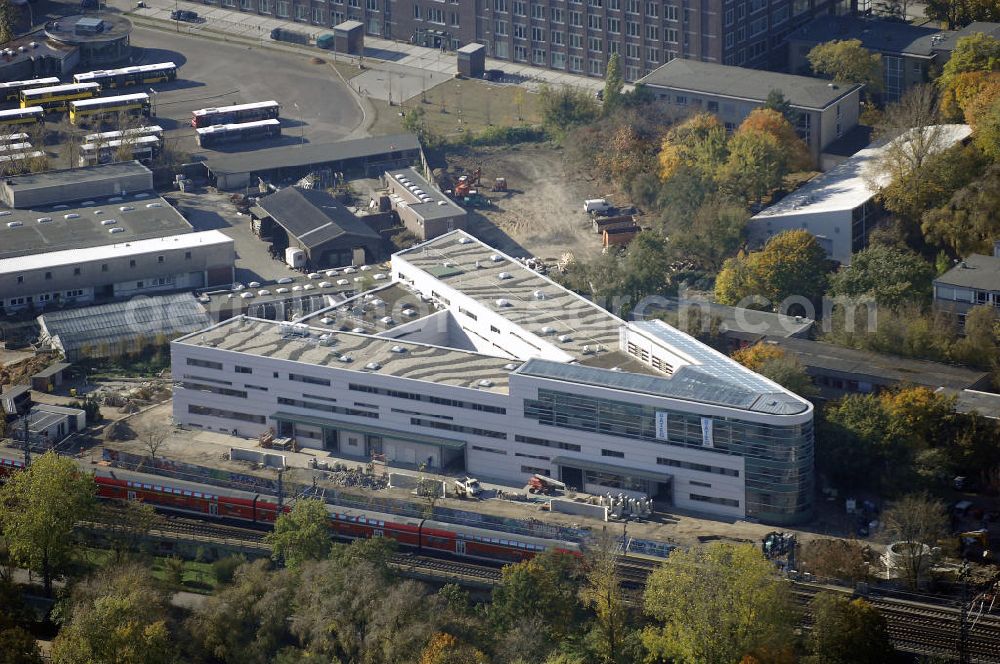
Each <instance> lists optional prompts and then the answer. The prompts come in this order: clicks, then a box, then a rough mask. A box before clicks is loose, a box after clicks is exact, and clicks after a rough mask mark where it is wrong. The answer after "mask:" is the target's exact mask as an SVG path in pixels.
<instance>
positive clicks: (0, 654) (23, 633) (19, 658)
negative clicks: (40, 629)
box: [0, 626, 45, 664]
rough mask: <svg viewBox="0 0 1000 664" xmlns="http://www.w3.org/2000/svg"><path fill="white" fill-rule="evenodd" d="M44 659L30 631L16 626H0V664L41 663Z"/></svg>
mask: <svg viewBox="0 0 1000 664" xmlns="http://www.w3.org/2000/svg"><path fill="white" fill-rule="evenodd" d="M44 661H45V660H43V659H42V652H41V650H39V648H38V642H37V641H35V637H33V636H32V635H31V632H29V631H27V630H25V629H24V628H22V627H17V626H13V627H7V628H0V664H43V663H44Z"/></svg>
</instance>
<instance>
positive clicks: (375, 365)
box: [365, 362, 382, 371]
mask: <svg viewBox="0 0 1000 664" xmlns="http://www.w3.org/2000/svg"><path fill="white" fill-rule="evenodd" d="M381 368H382V365H381V364H379V363H378V362H369V363H368V364H366V365H365V369H368V370H369V371H378V370H379V369H381Z"/></svg>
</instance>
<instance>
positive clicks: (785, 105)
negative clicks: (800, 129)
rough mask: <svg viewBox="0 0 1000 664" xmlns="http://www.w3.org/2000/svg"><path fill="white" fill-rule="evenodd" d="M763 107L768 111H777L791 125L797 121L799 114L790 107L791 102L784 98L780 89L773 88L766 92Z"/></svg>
mask: <svg viewBox="0 0 1000 664" xmlns="http://www.w3.org/2000/svg"><path fill="white" fill-rule="evenodd" d="M764 108H765V109H767V110H770V111H777V112H778V113H781V115H783V116H784V118H785V119H786V120H788V123H789V124H790V125H792V126H793V127H794V126H795V125H796V124H797V123H798V121H799V114H798V112H797V111H795V109H793V108H792V102H790V101H788V100H787V99H785V93H784V92H782V91H781V90H778V89H775V90H771V91H770V92H768V93H767V99H766V100H765V101H764Z"/></svg>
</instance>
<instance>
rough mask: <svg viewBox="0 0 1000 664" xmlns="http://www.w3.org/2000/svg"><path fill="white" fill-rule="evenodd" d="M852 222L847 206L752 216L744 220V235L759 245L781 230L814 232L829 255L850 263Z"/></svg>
mask: <svg viewBox="0 0 1000 664" xmlns="http://www.w3.org/2000/svg"><path fill="white" fill-rule="evenodd" d="M851 225H852V218H851V211H850V210H834V211H830V212H821V213H811V214H786V215H781V216H780V217H767V216H763V217H754V218H752V219H751V220H750V221H749V222H748V223H747V237H748V240H749V242H750V244H751V246H759V245H763V244H765V243H766V242H767V241H768V239H770V238H771V237H773V236H775V235H777V234H778V233H781V232H782V231H788V230H798V229H802V230H806V231H809V232H810V233H812V234H813V235H815V236H817V237H816V239H817V241H819V244H820V246H821V247H823V249H824V250H825V251H826V252H827V254H828V255H829V256H830V258H832V259H833V260H835V261H839V262H840V263H842V264H843V265H849V264H850V262H851V256H852V255H853V252H852V251H851V233H852V227H851Z"/></svg>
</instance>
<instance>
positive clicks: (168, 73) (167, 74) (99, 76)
mask: <svg viewBox="0 0 1000 664" xmlns="http://www.w3.org/2000/svg"><path fill="white" fill-rule="evenodd" d="M176 78H177V65H175V64H174V63H172V62H160V63H157V64H155V65H137V66H135V67H123V68H122V69H98V70H97V71H88V72H86V73H84V74H76V75H75V76H73V81H74V82H76V83H100V84H101V86H102V87H105V88H125V87H128V86H130V85H149V84H151V83H162V82H164V81H173V80H174V79H176Z"/></svg>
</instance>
